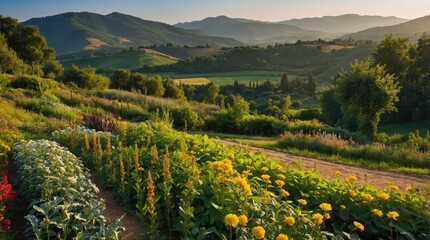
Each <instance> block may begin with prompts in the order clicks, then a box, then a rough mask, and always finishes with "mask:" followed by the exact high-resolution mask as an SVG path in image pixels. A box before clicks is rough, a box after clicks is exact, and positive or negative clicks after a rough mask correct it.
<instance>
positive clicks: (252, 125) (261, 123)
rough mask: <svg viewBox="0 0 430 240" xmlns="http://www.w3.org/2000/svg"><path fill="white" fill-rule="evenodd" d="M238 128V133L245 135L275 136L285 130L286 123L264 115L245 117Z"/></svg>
mask: <svg viewBox="0 0 430 240" xmlns="http://www.w3.org/2000/svg"><path fill="white" fill-rule="evenodd" d="M239 126H240V127H239V132H240V133H241V134H246V135H258V136H277V135H279V134H281V133H282V132H284V131H285V130H287V123H286V122H284V121H281V120H279V119H277V118H275V117H272V116H265V115H257V116H249V117H246V118H244V119H243V120H241V121H240V123H239Z"/></svg>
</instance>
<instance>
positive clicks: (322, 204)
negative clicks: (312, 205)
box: [320, 203, 332, 212]
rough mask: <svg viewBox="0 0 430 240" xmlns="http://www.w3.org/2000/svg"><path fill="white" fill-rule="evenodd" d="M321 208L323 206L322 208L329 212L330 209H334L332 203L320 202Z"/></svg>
mask: <svg viewBox="0 0 430 240" xmlns="http://www.w3.org/2000/svg"><path fill="white" fill-rule="evenodd" d="M320 208H321V210H323V211H325V212H328V211H331V210H332V208H331V204H330V203H321V204H320Z"/></svg>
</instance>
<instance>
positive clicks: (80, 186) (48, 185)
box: [12, 140, 121, 239]
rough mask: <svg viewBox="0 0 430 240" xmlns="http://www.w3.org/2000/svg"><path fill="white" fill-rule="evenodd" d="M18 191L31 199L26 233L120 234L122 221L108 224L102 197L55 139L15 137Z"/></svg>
mask: <svg viewBox="0 0 430 240" xmlns="http://www.w3.org/2000/svg"><path fill="white" fill-rule="evenodd" d="M12 151H13V153H14V160H15V163H16V165H17V173H18V179H17V184H18V186H19V188H18V190H17V191H18V194H20V195H21V196H24V197H25V198H27V199H28V200H30V206H29V209H31V210H30V212H29V215H27V216H26V219H27V220H28V224H27V227H26V231H25V232H26V234H27V235H28V236H29V237H31V238H35V239H120V236H119V230H120V228H121V227H120V226H121V221H120V220H119V219H118V220H116V221H115V222H114V223H112V224H110V223H109V222H108V220H107V219H106V217H105V216H103V214H102V212H103V210H104V208H105V204H104V203H103V201H102V200H101V199H100V198H99V197H98V196H97V192H98V189H97V187H96V186H95V185H94V184H93V183H92V182H91V180H89V174H88V172H87V171H86V170H85V168H84V167H83V166H82V162H81V161H80V160H79V159H78V158H77V157H76V156H75V155H73V154H72V153H70V152H69V151H68V150H66V149H64V148H62V147H60V146H59V145H58V144H57V143H55V142H51V141H47V140H38V141H33V140H29V141H24V140H21V141H19V142H17V143H16V144H15V145H14V146H13V149H12Z"/></svg>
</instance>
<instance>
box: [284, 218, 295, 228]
mask: <svg viewBox="0 0 430 240" xmlns="http://www.w3.org/2000/svg"><path fill="white" fill-rule="evenodd" d="M285 222H286V223H287V224H288V225H290V226H292V225H293V224H294V223H295V222H296V220H295V219H294V217H291V216H289V217H285Z"/></svg>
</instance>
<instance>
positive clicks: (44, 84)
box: [10, 75, 58, 93]
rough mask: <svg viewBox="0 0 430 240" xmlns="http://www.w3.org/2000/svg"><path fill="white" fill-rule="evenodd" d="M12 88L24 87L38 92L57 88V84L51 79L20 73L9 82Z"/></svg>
mask: <svg viewBox="0 0 430 240" xmlns="http://www.w3.org/2000/svg"><path fill="white" fill-rule="evenodd" d="M10 85H11V87H13V88H24V89H29V90H33V91H35V92H38V93H48V92H50V91H52V90H54V89H56V88H57V86H58V84H57V82H55V81H54V80H51V79H43V78H39V77H36V76H32V75H20V76H18V77H17V78H16V79H15V80H13V81H12V82H11V84H10Z"/></svg>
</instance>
